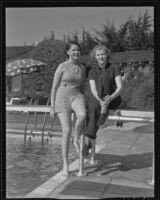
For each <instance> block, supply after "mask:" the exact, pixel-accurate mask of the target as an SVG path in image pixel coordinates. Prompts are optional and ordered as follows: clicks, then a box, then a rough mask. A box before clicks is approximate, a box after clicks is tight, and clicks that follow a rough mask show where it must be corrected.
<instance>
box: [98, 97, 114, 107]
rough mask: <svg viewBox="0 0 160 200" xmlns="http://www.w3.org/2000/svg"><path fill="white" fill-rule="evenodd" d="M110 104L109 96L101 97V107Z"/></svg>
mask: <svg viewBox="0 0 160 200" xmlns="http://www.w3.org/2000/svg"><path fill="white" fill-rule="evenodd" d="M110 102H111V96H110V95H106V96H105V97H103V98H102V99H101V100H100V104H101V106H108V105H109V104H110Z"/></svg>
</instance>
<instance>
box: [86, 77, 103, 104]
mask: <svg viewBox="0 0 160 200" xmlns="http://www.w3.org/2000/svg"><path fill="white" fill-rule="evenodd" d="M89 84H90V88H91V92H92V94H93V96H94V97H95V98H96V99H97V100H98V101H99V102H101V101H102V100H101V99H100V98H99V97H98V92H97V88H96V82H95V80H89Z"/></svg>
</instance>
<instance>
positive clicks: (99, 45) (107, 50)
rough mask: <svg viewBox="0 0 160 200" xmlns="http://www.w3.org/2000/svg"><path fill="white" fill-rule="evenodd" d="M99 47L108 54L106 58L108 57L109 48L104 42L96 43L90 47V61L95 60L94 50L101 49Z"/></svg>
mask: <svg viewBox="0 0 160 200" xmlns="http://www.w3.org/2000/svg"><path fill="white" fill-rule="evenodd" d="M101 49H103V50H104V51H105V52H106V54H107V55H108V57H107V58H108V59H109V58H110V56H111V50H110V49H109V48H108V47H106V46H105V45H104V44H98V45H96V46H95V47H94V48H93V49H92V51H91V53H90V58H91V60H92V61H95V62H96V51H97V50H101Z"/></svg>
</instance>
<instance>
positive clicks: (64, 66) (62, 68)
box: [58, 60, 68, 71]
mask: <svg viewBox="0 0 160 200" xmlns="http://www.w3.org/2000/svg"><path fill="white" fill-rule="evenodd" d="M67 64H68V60H66V61H64V62H62V63H60V64H59V65H58V69H59V70H62V71H64V70H65V68H66V65H67Z"/></svg>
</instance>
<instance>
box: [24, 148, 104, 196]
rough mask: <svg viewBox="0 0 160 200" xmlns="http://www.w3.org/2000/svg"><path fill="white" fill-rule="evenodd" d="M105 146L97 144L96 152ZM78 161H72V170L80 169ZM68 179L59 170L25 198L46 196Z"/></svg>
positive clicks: (70, 166)
mask: <svg viewBox="0 0 160 200" xmlns="http://www.w3.org/2000/svg"><path fill="white" fill-rule="evenodd" d="M104 147H105V146H103V145H96V152H97V153H98V152H100V151H101V150H102V149H103V148H104ZM87 161H88V160H87V159H85V160H84V163H86V162H87ZM78 162H79V161H78V159H77V160H75V161H74V162H72V163H71V164H70V165H69V169H70V170H71V171H74V170H78ZM67 179H68V177H64V176H62V175H61V172H58V173H57V174H56V175H54V176H53V177H51V178H50V179H49V180H47V181H46V182H45V183H43V184H41V185H40V186H38V187H37V188H36V189H34V190H33V191H31V192H30V193H28V194H27V195H25V196H24V197H23V198H44V197H46V196H47V195H48V194H49V193H50V192H51V191H53V190H54V189H56V187H58V186H59V185H60V184H62V183H63V182H64V181H65V180H67Z"/></svg>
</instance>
